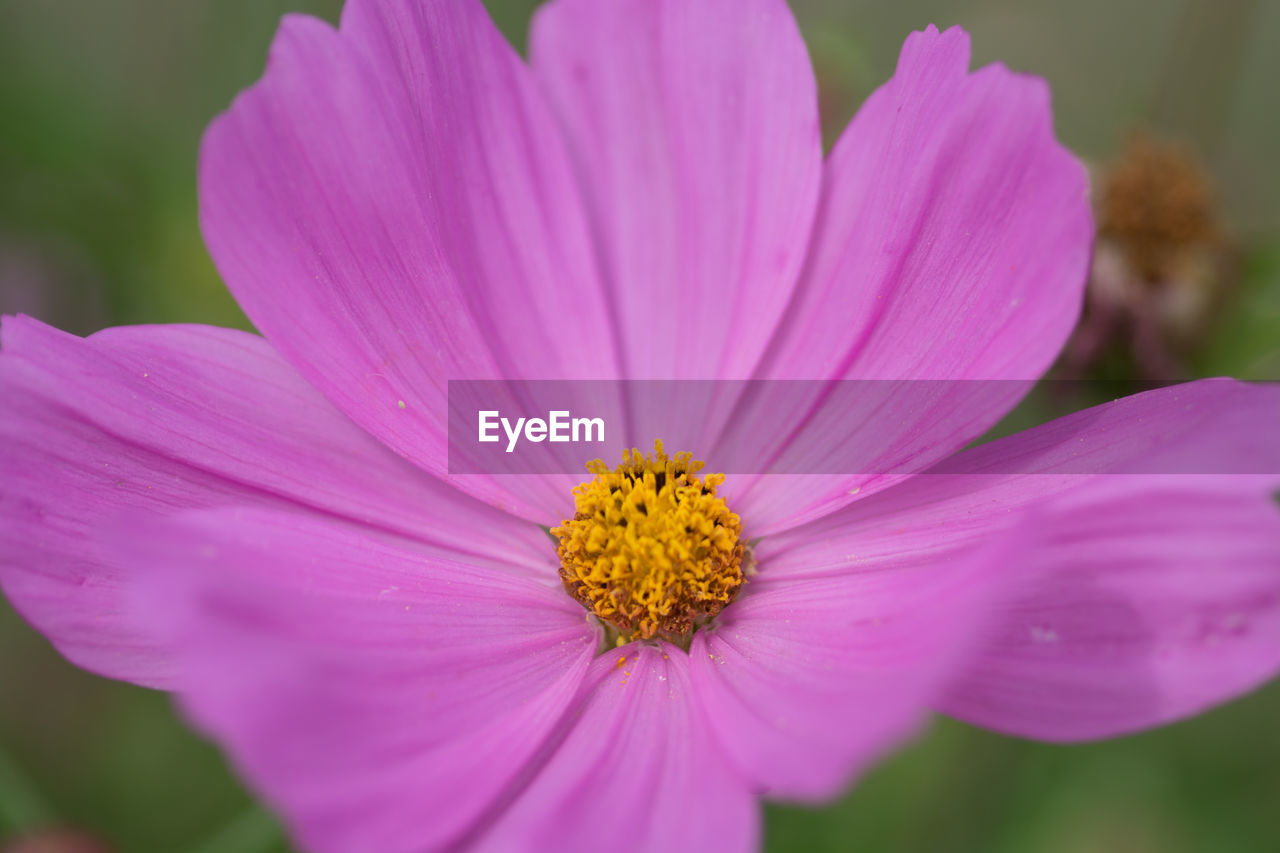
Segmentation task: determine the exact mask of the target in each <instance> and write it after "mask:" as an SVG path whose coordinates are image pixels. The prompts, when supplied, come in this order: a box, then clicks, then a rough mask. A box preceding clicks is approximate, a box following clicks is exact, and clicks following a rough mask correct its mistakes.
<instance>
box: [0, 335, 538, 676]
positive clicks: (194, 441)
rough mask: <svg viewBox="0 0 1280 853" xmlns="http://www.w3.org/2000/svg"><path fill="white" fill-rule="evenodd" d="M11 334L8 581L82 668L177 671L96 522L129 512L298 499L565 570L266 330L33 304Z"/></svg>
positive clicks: (6, 359)
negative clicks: (312, 375) (296, 365)
mask: <svg viewBox="0 0 1280 853" xmlns="http://www.w3.org/2000/svg"><path fill="white" fill-rule="evenodd" d="M0 334H2V335H3V345H4V349H3V351H2V352H0V400H3V412H2V414H3V417H0V583H2V584H3V587H4V591H5V594H6V596H7V597H8V598H9V599H10V600H11V601H12V602H13V604H14V606H15V607H17V609H18V610H19V612H21V613H22V614H23V615H24V616H25V617H26V618H27V619H28V620H29V621H30V622H31V623H32V624H33V625H34V626H35V627H36V628H38V629H39V630H40V631H41V632H42V633H43V634H45V636H47V637H48V638H49V639H50V640H51V641H52V642H53V643H54V645H56V646H57V647H58V649H59V650H60V651H61V652H62V653H63V654H65V655H66V656H67V657H68V658H69V659H70V660H71V661H72V662H74V663H76V664H77V665H79V666H82V667H84V668H86V669H89V670H92V671H94V672H98V673H100V674H103V675H107V676H110V677H113V678H121V679H125V680H129V681H135V682H139V683H142V684H146V685H149V686H166V685H167V684H168V683H169V681H170V677H171V675H172V673H171V666H170V661H169V657H168V654H167V650H166V649H165V648H164V646H163V644H162V643H157V642H156V641H155V640H154V639H153V638H151V637H149V636H148V635H147V632H146V631H145V630H144V628H143V626H140V625H138V624H135V623H134V622H133V621H132V620H131V619H130V618H129V616H128V614H126V613H124V612H123V611H122V605H121V597H122V596H123V595H124V594H126V592H127V590H128V588H129V587H130V586H131V585H132V584H133V583H134V581H135V580H136V572H135V570H134V567H133V566H131V565H130V564H129V563H128V562H126V561H121V560H119V559H118V558H117V557H115V556H113V555H112V554H111V553H109V552H107V551H105V550H104V549H103V548H102V547H101V543H100V541H99V539H98V536H97V535H96V534H97V528H98V527H99V526H100V525H101V524H102V523H104V522H108V521H110V520H111V519H113V518H115V517H116V516H119V515H121V514H126V513H131V514H143V515H145V514H167V513H172V512H176V511H181V510H185V509H193V508H204V507H211V506H227V505H245V506H274V507H292V508H294V509H296V510H298V511H306V512H311V513H315V514H318V515H324V516H331V517H340V518H345V519H348V520H351V521H353V522H357V523H361V524H366V525H369V526H370V527H371V528H374V529H378V530H381V531H383V532H385V533H388V534H396V535H400V536H405V537H409V538H413V539H416V540H418V541H420V542H422V543H423V544H424V546H425V547H428V548H434V549H435V550H437V551H457V552H459V553H468V554H471V555H472V557H473V559H474V560H475V561H476V562H477V563H483V564H485V565H488V566H490V567H491V568H492V570H494V571H533V572H535V573H536V572H539V571H541V570H542V567H543V566H547V568H548V572H547V575H546V576H549V577H550V576H554V575H553V573H552V572H551V571H550V565H549V564H550V562H551V561H552V560H553V559H554V557H553V556H551V552H550V549H548V548H547V547H546V542H545V539H546V537H545V536H544V535H543V534H542V532H541V531H539V530H538V529H537V527H536V526H534V525H532V524H528V523H526V522H522V521H520V520H518V519H516V518H515V517H513V516H510V515H507V514H505V513H502V512H499V511H497V510H494V509H492V508H490V507H488V506H486V505H484V504H482V503H480V502H478V501H476V500H474V499H471V498H469V497H467V496H466V495H463V494H462V493H461V492H458V491H457V490H456V489H453V488H451V487H450V486H448V485H447V484H445V483H443V482H441V481H439V480H437V479H436V478H434V477H432V476H431V475H429V474H426V473H425V472H423V471H421V470H420V469H418V468H416V467H415V466H413V465H411V464H409V463H408V462H406V461H405V460H403V459H401V458H400V457H398V456H396V455H395V454H394V453H392V452H391V451H389V450H388V449H387V448H386V447H384V446H383V445H382V444H380V443H379V442H378V441H376V440H375V439H373V438H372V437H370V436H369V435H367V434H366V433H364V432H363V431H362V430H361V429H360V428H359V427H357V426H355V425H354V424H352V423H351V422H350V421H349V420H348V419H347V418H346V417H345V416H343V415H342V413H341V412H339V411H338V410H337V409H335V408H334V407H333V406H332V405H331V404H329V403H328V402H327V401H326V400H325V399H324V398H323V397H321V396H320V395H319V394H318V393H317V392H316V391H315V390H314V389H313V388H311V386H309V385H308V384H307V383H306V382H304V381H303V380H302V378H301V377H299V376H298V375H297V373H296V372H295V371H294V370H293V368H291V367H290V366H289V365H288V364H287V363H286V362H285V361H284V360H283V359H281V358H280V357H279V356H278V355H276V353H275V352H274V351H273V350H272V348H271V346H270V345H269V344H268V343H267V342H266V341H264V340H263V339H262V338H259V337H257V336H256V335H250V334H246V333H244V332H237V331H232V330H229V329H217V328H211V327H205V326H152V327H132V328H115V329H108V330H106V331H104V332H99V333H98V334H96V335H93V336H91V337H89V338H87V339H81V338H77V337H75V336H73V335H68V334H65V333H63V332H59V331H57V330H54V329H51V328H49V327H48V326H45V325H42V324H41V323H38V322H36V321H34V320H31V319H28V318H23V317H17V318H14V317H6V318H5V319H4V323H3V331H2V332H0Z"/></svg>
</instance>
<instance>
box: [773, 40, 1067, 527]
mask: <svg viewBox="0 0 1280 853" xmlns="http://www.w3.org/2000/svg"><path fill="white" fill-rule="evenodd" d="M968 65H969V38H968V36H967V34H965V33H964V32H963V31H962V30H960V29H958V28H957V29H950V30H947V31H946V32H944V33H938V32H937V31H936V30H935V29H933V28H930V29H929V30H927V31H926V32H923V33H913V34H912V35H911V36H910V37H909V38H908V39H907V42H906V44H905V45H904V46H903V49H902V55H901V58H900V59H899V63H898V70H897V73H896V74H895V75H894V77H893V79H892V80H891V81H889V83H888V84H886V85H885V86H883V87H881V88H880V89H879V90H878V91H876V92H875V93H874V94H873V95H872V96H871V97H870V98H869V99H868V100H867V102H866V103H865V104H864V105H863V107H862V109H861V110H859V112H858V114H857V115H856V116H855V117H854V119H853V121H852V123H851V124H850V125H849V127H848V129H847V130H846V131H845V133H844V135H843V136H842V137H841V139H840V140H839V142H838V143H837V144H836V146H835V149H834V150H833V151H832V153H831V156H830V158H829V159H828V162H827V166H826V172H825V174H824V179H823V193H822V199H821V201H820V203H819V212H818V218H817V222H816V224H815V225H814V241H813V245H812V247H811V250H810V257H809V258H808V261H807V263H806V267H805V274H804V276H803V277H802V280H801V283H800V285H799V287H798V288H797V293H796V299H795V301H794V303H793V305H792V310H791V311H790V312H789V313H788V315H787V316H786V317H785V318H784V320H783V323H782V325H781V326H780V328H779V333H778V337H777V339H776V340H775V341H774V344H773V345H772V346H771V348H770V350H769V354H768V356H767V358H766V359H765V362H764V365H765V367H766V369H767V371H768V375H770V376H772V377H776V378H802V377H803V378H825V377H839V378H849V379H895V380H906V379H938V380H950V379H1021V380H1032V379H1036V378H1037V377H1039V375H1040V374H1041V373H1042V372H1043V371H1044V370H1045V369H1046V368H1047V367H1048V366H1049V365H1050V364H1051V363H1052V362H1053V360H1054V358H1055V357H1056V355H1057V353H1058V351H1059V349H1061V347H1062V344H1063V343H1064V341H1065V340H1066V337H1067V335H1068V333H1069V332H1070V331H1071V329H1072V328H1073V327H1074V325H1075V322H1076V318H1077V317H1078V316H1079V311H1080V305H1081V300H1082V294H1083V286H1084V279H1085V271H1086V267H1087V264H1088V260H1089V247H1090V242H1091V239H1092V233H1093V228H1092V222H1091V219H1090V213H1089V206H1088V202H1087V197H1086V195H1087V188H1086V178H1085V173H1084V170H1083V168H1082V167H1081V165H1080V164H1079V163H1078V162H1077V161H1076V160H1075V158H1074V157H1072V156H1071V154H1070V153H1069V152H1068V151H1066V149H1064V148H1063V147H1062V146H1061V145H1060V144H1059V143H1058V142H1057V141H1056V140H1055V139H1054V135H1053V127H1052V121H1051V115H1050V108H1049V92H1048V88H1047V87H1046V86H1045V84H1044V82H1043V81H1041V80H1039V79H1037V78H1032V77H1026V76H1023V75H1019V74H1014V73H1011V72H1009V71H1008V70H1006V69H1005V68H1004V67H1002V66H999V65H995V66H989V67H986V68H983V69H981V70H979V71H976V72H974V73H968V71H967V69H968ZM992 387H993V388H995V387H998V386H992ZM1027 387H1028V386H1027V385H1025V384H1023V383H1017V382H1011V383H1009V384H1008V385H1007V386H1005V388H1004V390H1005V392H1006V393H1005V394H1004V395H1003V398H1002V399H997V400H995V401H991V400H988V399H987V396H988V395H985V394H983V395H978V394H971V393H969V392H968V391H966V390H965V389H964V388H963V387H961V386H960V385H957V387H956V389H955V405H954V406H952V408H951V410H950V411H949V412H948V413H947V417H945V418H940V417H938V416H937V413H936V412H935V410H934V409H933V408H930V407H922V409H921V411H919V412H917V413H916V414H915V416H914V417H913V418H912V419H911V420H908V421H906V422H903V421H901V420H896V421H886V423H890V422H891V423H893V425H894V426H893V428H894V430H895V431H896V432H899V433H905V434H907V435H910V436H912V438H913V440H914V442H915V446H916V448H917V456H918V463H919V464H918V465H917V468H916V470H922V469H923V468H924V467H926V466H927V465H928V464H930V463H932V462H936V461H938V460H939V459H942V458H945V456H946V455H948V454H949V453H952V452H954V451H956V450H958V449H960V448H961V447H963V446H964V445H965V444H967V443H969V442H970V441H972V440H973V439H974V438H976V437H977V436H979V435H981V434H982V433H983V432H984V431H985V430H986V429H987V428H988V427H989V426H990V425H992V424H994V423H995V422H996V421H997V420H998V419H999V418H1000V417H1001V416H1002V415H1003V414H1004V413H1005V412H1006V411H1007V410H1008V409H1009V408H1011V407H1012V406H1013V405H1014V404H1015V403H1016V402H1017V400H1018V399H1019V397H1020V396H1021V395H1022V394H1023V393H1024V392H1025V391H1026V389H1027ZM797 420H798V418H797ZM882 427H883V425H882ZM807 470H821V468H820V467H818V466H816V465H813V466H810V467H808V469H807ZM868 480H869V478H867V477H861V478H842V479H837V480H836V481H833V483H832V484H831V485H829V486H828V487H826V488H824V489H816V490H813V492H814V498H813V499H812V500H811V501H810V505H809V506H806V505H804V504H796V505H791V506H790V507H789V509H790V520H791V521H793V522H794V521H802V520H804V519H806V518H811V517H813V516H814V515H815V514H817V510H821V511H828V510H829V508H830V507H832V506H838V505H840V504H842V503H847V502H848V501H849V500H850V498H849V497H848V496H847V492H849V491H852V490H853V489H854V488H859V487H861V488H863V489H864V492H865V491H869V490H870V489H871V488H875V487H883V486H884V485H887V483H886V482H879V483H877V482H868ZM751 500H752V501H760V500H761V499H760V498H759V497H753V498H752V499H751ZM767 510H768V511H769V512H770V514H771V515H772V514H776V510H773V509H772V508H771V507H770V508H767ZM771 520H772V519H771ZM775 526H779V525H777V524H775Z"/></svg>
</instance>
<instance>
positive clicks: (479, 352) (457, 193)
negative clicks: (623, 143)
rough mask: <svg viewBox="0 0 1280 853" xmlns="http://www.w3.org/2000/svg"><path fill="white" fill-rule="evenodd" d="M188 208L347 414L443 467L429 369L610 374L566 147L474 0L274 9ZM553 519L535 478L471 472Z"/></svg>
mask: <svg viewBox="0 0 1280 853" xmlns="http://www.w3.org/2000/svg"><path fill="white" fill-rule="evenodd" d="M200 203H201V207H200V212H201V224H202V227H203V231H204V235H205V239H206V242H207V244H208V246H209V250H210V253H211V254H212V255H213V258H214V261H215V262H216V264H217V266H218V269H219V270H220V272H221V273H222V275H223V276H224V278H225V279H226V281H227V284H228V286H229V287H230V288H231V291H232V292H233V293H234V294H235V296H236V299H237V300H238V301H239V302H240V304H241V306H242V307H243V308H244V309H245V311H246V313H247V314H248V315H249V317H250V318H251V319H252V320H253V322H254V324H255V325H256V326H257V327H258V328H259V329H261V330H262V332H263V333H264V334H265V335H266V337H267V338H268V339H269V340H270V341H271V342H272V343H273V344H274V345H275V346H276V347H277V348H278V349H279V350H280V352H281V353H282V354H283V355H284V356H285V358H287V359H288V360H289V361H290V362H291V363H292V364H294V365H295V366H296V367H297V368H298V370H299V372H300V373H302V375H303V376H304V377H306V378H307V380H308V381H309V382H311V383H312V384H313V385H315V386H316V387H317V388H318V389H320V390H321V392H322V393H324V395H325V396H326V397H328V398H329V399H330V400H331V401H332V402H333V403H334V404H335V405H337V406H338V408H340V409H341V410H342V411H344V412H345V413H346V414H347V415H348V416H349V417H351V419H352V420H354V421H355V422H356V423H358V424H360V425H361V426H362V427H364V428H365V429H366V430H368V431H369V432H371V433H372V434H373V435H375V436H377V437H378V438H380V439H382V440H383V441H384V442H386V443H387V444H388V445H390V446H391V447H393V448H395V449H396V450H397V451H399V452H400V453H402V454H403V455H405V456H407V457H408V458H410V459H411V460H413V461H414V462H415V463H417V464H419V465H421V466H422V467H424V468H426V469H427V470H428V471H431V472H433V473H437V474H442V473H444V472H445V471H446V467H447V462H446V443H445V417H444V414H445V400H446V382H447V380H449V379H484V378H498V377H522V378H571V379H585V378H593V377H611V376H615V375H617V372H618V366H617V363H616V362H615V360H614V346H613V342H612V336H611V331H610V320H609V314H608V311H607V310H606V305H605V299H604V295H603V290H602V289H601V288H600V286H599V284H598V283H597V279H596V262H595V259H594V257H593V252H592V249H591V246H590V243H589V240H588V228H587V222H586V219H585V216H584V213H583V210H582V206H581V204H580V201H579V198H578V192H577V189H576V186H575V183H574V178H573V175H572V173H571V170H570V166H569V161H568V158H567V156H566V155H565V153H564V151H563V150H562V145H561V142H560V139H559V135H558V132H557V131H556V128H555V126H554V123H553V120H552V118H551V115H550V113H549V111H548V110H547V108H546V107H545V105H544V104H543V102H542V99H541V96H540V94H539V92H538V91H537V89H536V87H535V86H534V84H533V82H532V79H531V77H530V75H529V74H528V72H527V70H526V69H525V67H524V66H523V64H522V63H521V61H520V59H519V57H517V56H516V54H515V52H514V51H512V49H511V48H510V46H509V45H508V44H507V43H506V42H505V41H504V40H503V38H502V36H501V35H500V34H499V33H498V31H497V30H496V29H495V28H494V27H493V25H492V23H491V22H490V21H489V19H488V17H487V15H486V13H485V11H484V9H483V7H482V6H481V4H480V3H479V2H476V0H423V2H410V0H352V2H350V3H348V4H347V7H346V9H345V10H344V13H343V20H342V29H341V32H335V31H334V30H333V29H331V28H330V27H329V26H327V25H326V24H324V23H322V22H320V21H318V20H315V19H311V18H306V17H301V16H290V17H288V18H286V19H285V21H284V23H283V24H282V26H281V28H280V32H279V34H278V35H277V37H276V39H275V42H274V43H273V45H272V48H271V54H270V60H269V64H268V68H267V72H266V74H265V75H264V76H263V78H262V79H261V80H260V81H259V82H258V83H257V84H256V85H254V86H253V87H252V88H251V89H249V90H248V91H247V92H245V93H243V94H242V95H240V97H239V98H237V100H236V102H235V104H234V105H233V106H232V107H231V109H230V110H229V111H228V112H227V113H226V114H224V115H223V116H221V117H220V118H219V119H217V120H216V121H215V122H214V123H213V125H212V126H211V127H210V129H209V131H208V133H207V135H206V136H205V140H204V144H203V146H202V150H201V162H200ZM461 485H462V486H463V487H464V488H467V489H468V490H471V491H473V492H474V493H476V494H478V495H480V496H482V497H483V498H484V499H486V500H488V501H490V502H492V503H500V504H502V505H504V506H505V507H507V508H508V509H510V510H512V511H514V512H518V513H520V514H522V515H525V516H527V517H533V518H537V519H538V520H539V521H543V522H552V523H554V522H555V521H559V519H560V516H561V509H562V506H561V505H562V504H563V503H564V500H565V496H566V495H567V494H568V488H567V486H566V487H565V488H563V489H561V488H559V487H551V486H549V485H548V484H546V483H544V482H542V481H540V480H539V479H538V478H511V479H508V480H506V481H498V480H494V479H492V478H481V477H471V478H467V479H466V480H465V481H464V482H462V483H461Z"/></svg>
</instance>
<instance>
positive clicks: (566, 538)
mask: <svg viewBox="0 0 1280 853" xmlns="http://www.w3.org/2000/svg"><path fill="white" fill-rule="evenodd" d="M703 464H704V463H702V462H699V461H697V460H694V459H693V458H692V454H689V453H677V454H676V455H675V456H672V457H669V456H667V455H666V453H664V452H663V450H662V442H661V441H658V442H655V446H654V454H653V456H652V457H649V456H647V455H645V454H642V453H641V452H640V451H639V450H630V451H624V452H623V454H622V464H621V465H619V466H618V467H616V468H614V469H612V470H610V469H609V467H608V466H607V465H605V463H604V462H603V461H602V460H599V459H597V460H595V461H594V462H591V463H589V464H588V465H587V470H588V471H590V472H591V473H592V474H595V479H593V480H591V481H590V482H586V483H583V484H582V485H580V486H578V487H577V488H576V489H574V491H573V495H574V503H575V505H576V510H577V511H576V512H575V514H574V516H573V518H572V519H566V520H565V521H564V523H563V524H561V525H560V526H559V527H555V528H552V530H551V534H552V535H553V536H554V537H556V539H557V540H558V545H557V547H556V553H557V554H558V555H559V557H560V577H561V579H562V580H563V581H564V586H565V589H567V590H568V591H569V594H570V595H572V596H573V597H574V598H575V599H577V600H578V601H579V602H581V603H582V605H583V606H584V607H586V608H587V609H588V610H590V611H591V612H592V613H594V614H596V616H598V617H599V618H600V619H601V620H602V621H603V622H605V623H606V625H607V626H611V627H612V628H613V629H615V630H616V631H617V638H618V642H619V643H624V642H628V641H630V640H634V639H650V638H653V637H662V638H664V639H667V640H671V641H673V642H685V641H687V640H688V638H689V636H690V635H692V633H693V632H694V630H695V629H696V628H697V627H698V626H699V625H701V624H702V623H704V622H705V621H706V620H707V619H710V618H711V617H712V616H714V615H715V614H717V613H719V612H720V611H721V610H722V609H723V608H724V606H725V605H726V604H728V603H729V602H730V601H732V600H733V597H734V596H735V595H737V593H738V589H739V588H740V587H741V586H742V582H743V575H742V562H743V556H744V554H745V553H746V548H745V546H744V545H743V543H742V542H741V541H740V535H741V533H742V522H741V520H740V519H739V518H738V516H737V515H735V514H734V513H732V512H730V511H729V507H728V505H727V504H726V503H725V501H724V498H721V497H717V496H716V488H717V487H718V486H719V485H720V484H721V483H722V482H723V481H724V475H723V474H711V475H708V476H705V477H701V478H699V476H698V472H699V471H701V470H702V468H703Z"/></svg>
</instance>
